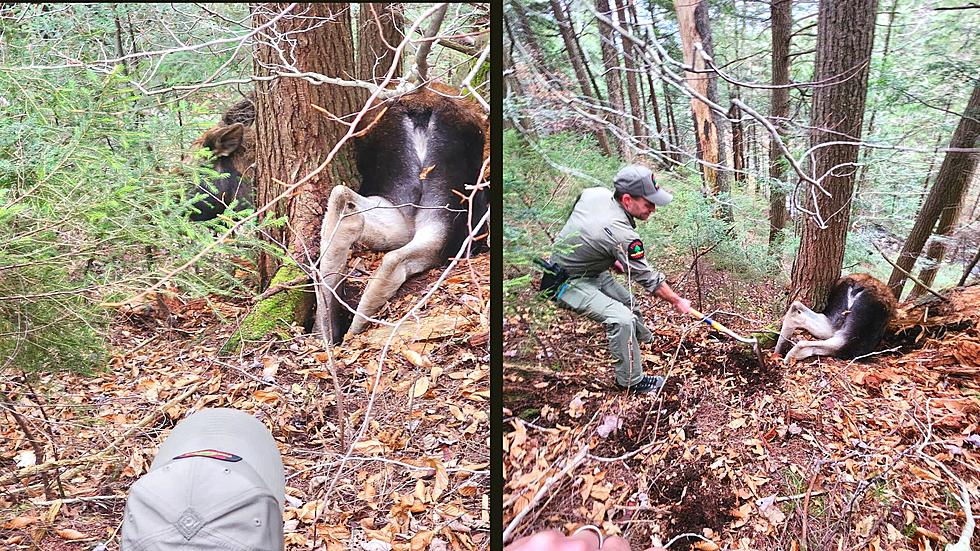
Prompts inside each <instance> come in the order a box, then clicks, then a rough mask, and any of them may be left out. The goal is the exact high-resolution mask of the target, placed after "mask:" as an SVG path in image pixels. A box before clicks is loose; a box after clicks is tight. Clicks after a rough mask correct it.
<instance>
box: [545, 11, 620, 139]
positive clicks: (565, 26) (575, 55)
mask: <svg viewBox="0 0 980 551" xmlns="http://www.w3.org/2000/svg"><path fill="white" fill-rule="evenodd" d="M551 11H552V12H553V13H554V14H555V20H556V21H557V22H558V31H559V32H560V33H561V39H562V41H564V43H565V53H566V54H567V55H568V61H570V62H571V64H572V69H573V70H574V71H575V78H577V79H578V84H579V87H581V89H582V95H583V96H585V97H588V98H595V97H596V96H595V95H593V93H592V86H591V81H590V80H589V75H588V73H586V71H585V57H584V56H583V55H582V51H581V49H579V47H578V42H577V41H576V40H575V34H574V33H573V32H572V25H571V23H570V22H569V20H568V18H567V17H566V16H565V10H563V9H562V7H561V3H560V0H551ZM594 134H595V137H596V140H597V141H598V142H599V147H600V148H602V151H603V153H605V155H606V156H607V157H609V156H612V154H613V150H612V147H611V146H610V145H609V140H608V139H607V138H606V130H605V129H604V128H597V129H596V130H594Z"/></svg>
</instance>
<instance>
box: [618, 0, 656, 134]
mask: <svg viewBox="0 0 980 551" xmlns="http://www.w3.org/2000/svg"><path fill="white" fill-rule="evenodd" d="M616 11H617V12H619V26H620V27H622V28H623V29H626V30H627V31H629V32H630V34H636V33H634V32H633V30H632V29H633V25H632V24H631V23H630V21H629V18H628V17H627V14H626V5H625V2H624V0H616ZM635 49H636V46H635V45H634V44H633V42H632V41H630V40H626V39H623V67H625V68H626V95H627V97H629V101H630V108H629V111H626V113H627V114H629V115H631V117H630V122H631V123H632V127H633V139H634V140H636V147H638V148H639V149H640V150H646V149H647V148H648V147H649V140H648V139H647V131H646V129H645V127H644V123H646V118H645V117H644V116H643V103H644V102H643V99H642V97H641V96H640V92H639V89H638V86H637V82H636V81H637V71H636V61H635V60H636V57H635V56H636V54H635ZM631 150H632V148H631Z"/></svg>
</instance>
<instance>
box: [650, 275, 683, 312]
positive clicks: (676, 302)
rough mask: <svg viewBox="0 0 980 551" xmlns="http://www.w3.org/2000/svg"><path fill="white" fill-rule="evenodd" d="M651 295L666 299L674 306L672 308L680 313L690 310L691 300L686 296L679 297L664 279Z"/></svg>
mask: <svg viewBox="0 0 980 551" xmlns="http://www.w3.org/2000/svg"><path fill="white" fill-rule="evenodd" d="M653 295H654V296H655V297H657V298H659V299H662V300H666V301H667V302H669V303H671V304H672V305H673V306H674V309H675V310H677V311H678V312H680V313H682V314H686V313H688V312H690V311H691V301H689V300H687V299H686V298H681V297H680V296H679V295H678V294H677V293H675V292H674V290H673V289H671V288H670V285H667V282H666V281H664V282H663V283H661V284H660V285H658V286H657V289H656V290H655V291H654V292H653Z"/></svg>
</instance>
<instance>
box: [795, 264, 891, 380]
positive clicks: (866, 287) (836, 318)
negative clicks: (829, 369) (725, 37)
mask: <svg viewBox="0 0 980 551" xmlns="http://www.w3.org/2000/svg"><path fill="white" fill-rule="evenodd" d="M896 308H897V301H896V300H895V295H894V294H893V293H892V291H891V289H890V288H889V287H888V286H887V285H885V284H884V283H882V282H881V281H878V280H877V279H875V278H874V277H873V276H871V275H870V274H863V273H860V274H851V275H847V276H844V277H842V278H840V279H839V280H837V283H835V284H834V286H833V287H832V288H831V289H830V294H829V295H828V297H827V306H826V308H824V311H823V312H822V313H819V314H818V313H816V312H814V311H813V310H810V309H809V308H807V307H806V306H804V305H803V303H801V302H799V301H794V302H793V304H791V305H790V307H789V310H787V312H786V315H785V316H784V317H783V326H782V329H781V330H780V332H779V340H778V341H777V342H776V353H777V354H782V353H783V352H784V351H785V350H786V349H787V348H789V347H790V345H791V344H792V343H791V341H790V337H792V336H793V332H794V331H796V330H797V329H804V330H806V331H807V332H809V333H810V334H811V335H813V336H814V337H816V338H818V339H821V340H817V341H806V340H801V341H799V342H797V343H796V345H795V346H793V347H792V349H791V350H790V351H789V353H788V354H786V356H785V357H784V358H783V363H785V364H787V365H788V364H789V363H790V362H792V361H799V360H803V359H806V358H809V357H810V356H834V357H837V358H840V359H844V360H850V359H853V358H856V357H858V356H863V355H865V354H868V353H869V352H871V351H872V350H874V348H875V347H876V346H878V343H879V342H880V341H881V337H882V335H884V333H885V326H886V325H887V324H888V321H889V320H891V318H892V317H894V315H895V310H896Z"/></svg>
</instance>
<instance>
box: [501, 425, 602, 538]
mask: <svg viewBox="0 0 980 551" xmlns="http://www.w3.org/2000/svg"><path fill="white" fill-rule="evenodd" d="M588 453H589V447H588V446H587V445H586V446H582V449H581V450H579V452H578V453H577V454H575V456H574V457H572V458H571V459H569V460H568V463H566V464H565V467H564V468H562V470H561V471H559V472H558V473H557V474H555V475H553V476H549V477H548V478H547V479H546V480H545V481H544V484H542V485H541V487H540V488H538V491H537V493H535V494H534V497H532V498H531V501H530V503H528V504H527V506H526V507H524V508H523V509H521V512H519V513H517V515H516V516H515V517H514V518H513V519H512V520H511V521H510V524H508V525H507V528H506V529H505V530H504V538H503V541H504V543H505V544H506V543H507V542H509V541H510V538H511V537H512V536H513V534H514V530H516V529H517V528H518V527H519V526H520V524H521V521H523V520H524V517H526V516H527V515H528V513H530V512H531V511H533V510H534V507H535V506H536V505H537V504H538V502H540V501H541V498H543V497H544V496H545V494H548V493H550V492H549V490H551V487H552V486H554V485H555V484H556V483H557V482H558V481H559V480H561V479H562V478H564V477H565V476H566V475H568V474H570V473H571V472H572V471H574V470H575V468H576V467H578V466H579V464H580V463H582V461H585V458H586V456H587V455H588Z"/></svg>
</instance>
